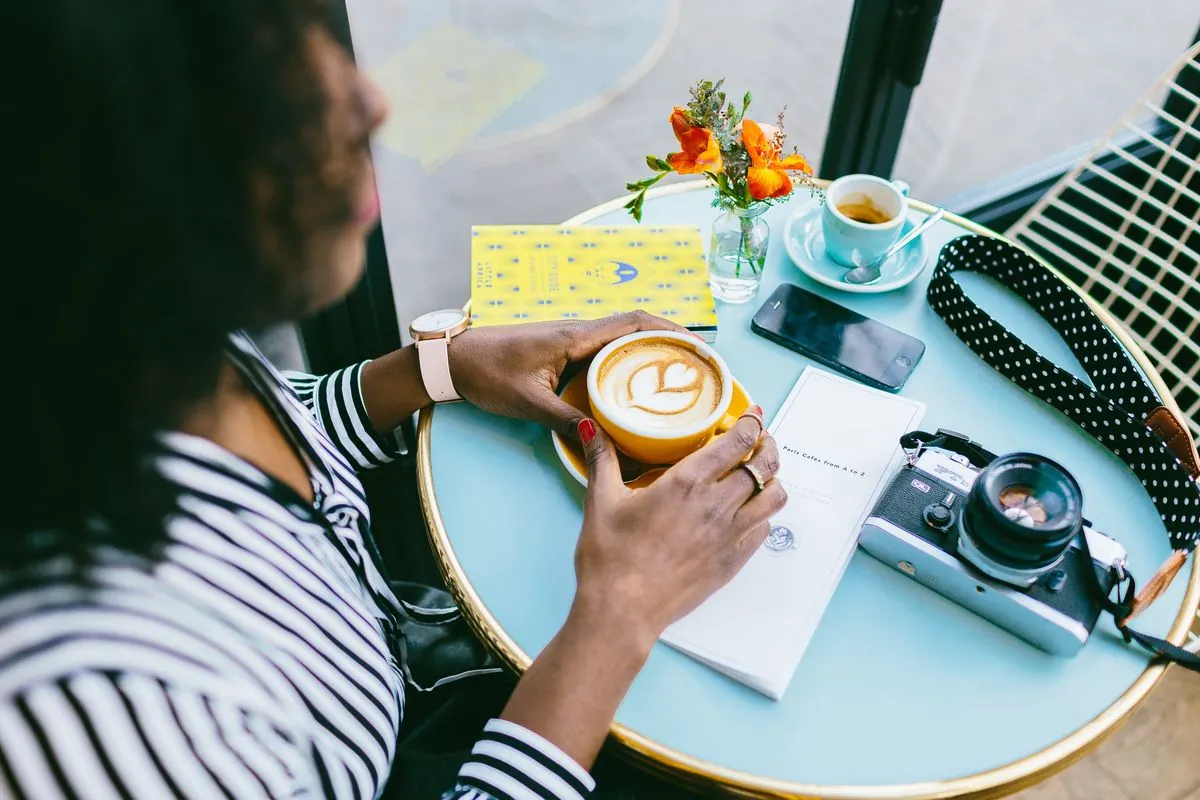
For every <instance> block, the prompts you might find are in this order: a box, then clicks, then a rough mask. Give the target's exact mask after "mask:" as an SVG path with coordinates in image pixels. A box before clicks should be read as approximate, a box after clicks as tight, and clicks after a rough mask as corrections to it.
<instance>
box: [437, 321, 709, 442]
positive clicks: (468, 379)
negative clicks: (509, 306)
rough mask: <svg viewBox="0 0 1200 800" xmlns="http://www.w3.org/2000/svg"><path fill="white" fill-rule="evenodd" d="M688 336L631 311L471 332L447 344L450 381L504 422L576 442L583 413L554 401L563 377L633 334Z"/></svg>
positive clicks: (477, 404) (473, 402)
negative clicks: (533, 425) (529, 424)
mask: <svg viewBox="0 0 1200 800" xmlns="http://www.w3.org/2000/svg"><path fill="white" fill-rule="evenodd" d="M648 330H664V331H681V332H683V333H687V332H688V331H687V330H686V329H684V328H682V327H680V326H678V325H676V324H675V323H673V322H668V321H667V320H665V319H660V318H658V317H655V316H652V315H650V314H647V313H646V312H644V311H633V312H630V313H627V314H616V315H614V316H611V317H605V318H604V319H597V320H591V321H586V322H570V321H564V322H533V323H529V324H525V325H503V326H500V327H489V328H472V329H470V330H468V331H466V332H465V333H462V334H460V335H458V336H456V337H454V338H453V339H452V340H451V341H450V377H451V379H452V380H453V381H454V388H455V389H457V390H458V393H459V394H460V395H462V396H463V399H465V400H468V401H470V402H471V403H472V404H474V405H476V406H478V407H479V408H482V409H483V410H484V411H489V412H491V413H493V414H500V415H502V416H506V417H516V418H518V419H531V420H533V421H534V422H540V423H541V424H543V425H545V426H546V427H547V428H552V429H553V430H556V431H558V433H559V434H560V435H562V436H567V437H570V438H572V439H577V438H578V436H579V433H578V425H579V421H580V420H582V419H583V418H584V416H585V414H584V413H583V412H581V411H579V410H578V409H577V408H574V407H573V406H571V405H569V404H567V403H566V402H564V401H563V400H562V399H560V398H559V396H558V393H557V392H558V386H559V382H560V381H561V380H562V376H563V372H564V371H565V370H566V369H567V368H568V367H569V366H570V365H572V364H574V363H577V362H580V361H583V360H585V359H588V358H591V357H592V356H594V355H595V354H596V353H597V352H598V351H599V350H600V349H601V348H602V347H604V346H605V345H606V344H608V343H609V342H611V341H612V340H613V339H616V338H618V337H621V336H624V335H626V334H629V333H634V332H635V331H648Z"/></svg>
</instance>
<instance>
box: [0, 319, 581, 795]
mask: <svg viewBox="0 0 1200 800" xmlns="http://www.w3.org/2000/svg"><path fill="white" fill-rule="evenodd" d="M229 354H230V358H231V359H232V360H233V362H234V363H235V364H236V365H237V366H238V367H239V368H240V369H241V370H242V372H243V373H244V374H245V375H246V377H247V378H249V379H250V381H251V382H252V383H253V384H254V385H255V387H256V388H257V389H258V391H259V392H260V393H261V394H262V396H263V397H264V398H266V399H267V400H268V402H269V404H270V405H271V406H272V411H273V412H274V413H275V414H276V415H277V417H278V418H279V419H280V420H281V422H283V423H284V428H285V429H286V430H288V431H289V432H290V435H291V436H292V437H293V440H294V444H295V445H296V447H297V450H298V451H299V452H300V453H301V454H302V456H303V458H304V460H305V462H306V466H307V467H308V470H309V474H310V476H311V480H312V486H313V491H314V494H315V498H316V499H315V501H314V502H311V503H310V502H307V501H306V500H304V499H303V498H301V497H300V496H299V495H298V494H296V493H295V492H294V491H293V490H292V489H290V488H289V487H287V486H285V485H283V484H282V483H281V482H279V481H276V480H274V479H272V478H270V477H269V476H267V475H266V474H264V473H263V472H261V471H259V470H258V469H257V468H255V467H254V466H252V465H250V464H249V463H247V462H246V461H244V460H242V459H240V458H238V457H237V456H235V455H233V454H232V453H230V452H229V451H227V450H224V449H223V448H221V447H218V446H217V445H215V444H213V443H212V442H210V441H208V440H206V439H201V438H197V437H194V436H190V435H186V434H183V433H177V432H167V433H163V434H161V435H160V437H159V441H158V446H157V450H156V452H154V453H153V454H152V456H153V458H154V460H155V464H156V467H157V469H158V471H159V472H160V473H161V475H162V476H163V478H164V479H165V480H167V481H170V482H171V483H172V484H173V486H174V487H175V488H176V489H177V491H178V494H179V499H178V506H177V509H176V511H175V513H174V514H172V515H171V516H170V517H169V519H168V520H167V522H166V546H165V548H164V549H163V551H162V554H161V557H160V558H158V559H156V560H155V561H154V562H152V563H151V562H147V561H145V560H143V559H139V558H136V557H134V556H131V555H128V554H126V553H123V552H119V551H115V550H101V551H99V552H98V553H97V559H96V565H95V567H94V569H93V570H92V575H91V577H92V579H93V580H92V585H91V586H88V587H86V588H83V587H80V586H78V585H77V584H76V583H75V582H74V580H73V579H72V578H71V576H70V572H69V570H67V569H66V568H65V565H64V564H62V563H55V562H53V561H51V562H48V563H46V564H45V565H44V567H43V568H41V569H39V570H38V571H37V573H36V574H35V575H33V576H32V577H31V576H28V575H26V576H24V577H22V579H21V581H20V583H18V582H17V581H16V580H14V579H13V578H12V577H11V576H6V575H5V574H4V572H3V571H2V567H0V797H26V798H36V799H37V800H52V798H59V797H86V798H126V797H132V798H170V797H186V798H228V797H233V798H239V800H240V798H318V797H333V798H373V797H375V796H376V795H377V794H378V793H379V792H380V791H381V789H382V787H383V785H384V783H385V782H386V780H387V777H388V772H389V768H390V765H391V761H392V757H393V754H394V752H395V748H396V738H397V732H398V730H399V727H400V724H401V718H402V716H403V711H404V692H405V676H406V670H405V666H404V664H403V663H401V662H400V661H399V660H398V659H397V656H396V655H395V653H394V649H393V648H392V647H390V646H389V636H390V634H391V632H392V631H393V630H394V627H393V626H394V624H395V623H394V620H395V619H396V614H397V609H398V608H399V602H400V601H398V600H397V598H396V597H395V596H394V595H393V593H392V591H391V589H390V587H389V584H388V582H387V581H386V580H385V579H384V577H383V574H382V573H381V571H380V568H379V566H378V564H377V561H376V558H377V556H375V554H374V552H373V548H372V547H371V545H370V538H369V534H368V528H369V525H370V510H369V509H368V508H367V504H366V501H365V498H364V495H363V489H362V485H361V483H360V482H359V480H358V478H357V476H356V474H355V470H356V469H360V468H365V467H372V466H375V465H379V464H383V463H386V462H387V461H389V460H390V459H391V458H392V456H393V455H394V450H393V447H392V445H391V444H390V443H389V442H388V441H387V440H386V439H385V438H383V437H378V436H376V435H374V434H373V432H372V429H371V425H370V422H369V421H368V419H367V416H366V411H365V409H364V407H363V400H362V395H361V392H360V387H359V377H360V374H361V371H362V365H361V364H360V365H356V366H353V367H349V368H347V369H344V370H340V371H338V372H334V373H331V374H329V375H326V376H323V377H319V378H318V377H314V376H311V375H305V374H299V373H287V374H286V375H285V374H281V373H279V372H277V371H276V370H275V369H274V367H272V366H271V365H270V364H269V363H268V362H267V361H266V359H264V358H263V357H262V355H261V354H260V353H259V352H258V351H257V349H256V348H255V347H254V345H253V344H252V343H250V341H249V340H248V339H247V338H245V337H244V336H241V335H238V336H234V337H232V339H231V346H230V350H229ZM473 753H474V755H473V756H472V759H471V760H470V761H468V762H467V764H466V765H465V766H464V767H463V768H462V770H461V772H460V774H459V778H458V785H457V786H455V787H447V794H446V797H448V798H460V799H461V800H482V799H483V798H497V799H498V800H507V799H508V798H547V797H550V798H562V799H563V800H580V798H583V797H586V796H587V795H588V794H590V793H591V791H592V789H593V788H594V784H593V782H592V779H591V777H590V776H589V775H588V773H587V772H586V771H585V770H583V769H582V768H581V767H580V766H579V765H578V764H576V763H575V762H574V761H572V760H571V759H570V758H569V757H568V756H567V755H565V754H564V753H562V752H561V751H560V750H559V749H558V748H556V747H555V746H554V745H553V744H551V743H550V742H548V741H546V740H545V739H543V738H541V737H540V736H538V735H537V734H535V733H533V732H531V731H529V730H526V729H524V728H522V727H520V726H517V725H514V724H512V723H508V722H505V721H502V720H493V721H492V722H490V723H488V725H487V726H486V728H485V730H484V731H483V733H482V735H481V738H480V740H479V741H478V743H477V744H476V746H475V748H474V751H473Z"/></svg>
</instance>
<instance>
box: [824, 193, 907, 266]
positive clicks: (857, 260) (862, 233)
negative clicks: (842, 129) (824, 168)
mask: <svg viewBox="0 0 1200 800" xmlns="http://www.w3.org/2000/svg"><path fill="white" fill-rule="evenodd" d="M907 216H908V184H907V183H905V182H904V181H887V180H884V179H883V178H879V177H876V176H875V175H846V176H844V177H841V178H838V179H837V180H835V181H834V182H833V183H831V184H829V187H828V188H827V189H826V190H825V206H824V208H823V209H822V211H821V226H822V229H823V232H824V234H825V253H826V255H828V256H829V258H830V259H832V260H833V261H835V262H837V263H838V264H841V265H842V266H846V267H857V266H861V265H863V264H871V263H873V262H875V261H877V260H878V259H880V258H882V257H883V255H884V254H885V253H886V252H887V251H888V248H890V247H891V246H892V245H893V244H895V243H896V241H897V240H898V239H899V238H900V233H901V231H902V230H903V228H904V220H905V219H906V218H907Z"/></svg>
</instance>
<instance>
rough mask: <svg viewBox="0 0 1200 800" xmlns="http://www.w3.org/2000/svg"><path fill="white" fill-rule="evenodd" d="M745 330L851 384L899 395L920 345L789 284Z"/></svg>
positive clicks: (917, 358) (920, 352) (922, 346)
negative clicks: (835, 372)
mask: <svg viewBox="0 0 1200 800" xmlns="http://www.w3.org/2000/svg"><path fill="white" fill-rule="evenodd" d="M750 329H751V330H753V331H754V332H755V333H757V334H758V335H759V336H762V337H764V338H766V339H770V340H771V341H772V342H775V343H776V344H781V345H783V346H784V347H786V348H788V349H789V350H795V351H796V352H797V353H799V354H800V355H802V356H807V357H809V358H811V359H813V360H814V361H818V362H820V363H821V364H824V365H825V366H827V367H832V368H833V369H836V370H838V371H840V372H844V373H845V374H846V375H848V376H850V377H851V378H853V379H854V380H856V381H861V382H862V383H865V384H867V385H868V386H874V387H875V388H877V389H883V390H884V391H887V392H898V391H900V388H901V387H902V386H904V382H905V381H907V380H908V376H909V375H911V374H912V371H913V370H914V369H916V367H917V362H918V361H920V360H921V356H923V355H924V354H925V343H924V342H922V341H921V340H920V339H916V338H913V337H912V336H909V335H908V334H907V333H901V332H900V331H898V330H896V329H895V328H891V327H888V326H887V325H884V324H883V323H882V322H878V321H876V320H873V319H871V318H870V317H864V316H863V315H862V314H859V313H858V312H857V311H851V310H850V309H848V308H846V307H845V306H840V305H838V304H837V303H834V302H832V301H830V300H826V299H825V298H824V297H821V296H820V295H816V294H813V293H812V292H808V291H805V290H804V289H801V288H800V287H799V286H793V285H792V284H790V283H785V284H782V285H780V286H779V287H778V288H777V289H776V290H775V291H774V292H773V293H772V294H771V296H770V297H769V298H767V302H765V303H763V306H762V308H760V309H759V310H758V313H757V314H755V315H754V319H753V320H752V321H751V322H750Z"/></svg>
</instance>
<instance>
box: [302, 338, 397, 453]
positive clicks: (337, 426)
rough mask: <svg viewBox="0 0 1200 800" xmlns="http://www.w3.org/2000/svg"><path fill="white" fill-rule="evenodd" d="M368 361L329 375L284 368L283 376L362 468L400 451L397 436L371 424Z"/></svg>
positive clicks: (334, 439) (331, 435)
mask: <svg viewBox="0 0 1200 800" xmlns="http://www.w3.org/2000/svg"><path fill="white" fill-rule="evenodd" d="M368 363H370V362H368V361H364V362H363V363H361V364H355V365H353V366H350V367H346V368H345V369H339V370H336V371H335V372H331V373H329V374H328V375H321V376H317V375H309V374H307V373H304V372H291V371H288V372H284V373H283V377H284V378H285V379H286V380H287V382H288V383H289V384H290V385H291V387H292V390H293V391H295V392H296V395H297V396H298V397H299V398H300V402H302V403H304V405H305V406H307V407H308V410H309V411H310V412H312V415H313V416H314V417H315V418H316V420H317V424H318V425H320V426H321V429H322V430H323V431H324V432H325V435H326V436H328V437H329V438H330V440H331V441H332V442H333V443H334V445H335V446H336V447H337V449H338V450H340V451H341V452H342V454H343V455H345V456H346V458H348V459H349V460H350V463H351V464H354V465H355V466H356V467H360V468H370V467H378V466H382V465H383V464H386V463H388V462H389V461H391V460H392V459H394V458H395V457H396V456H397V455H398V454H399V449H398V448H397V446H396V441H395V437H394V436H393V435H392V434H391V433H388V434H384V435H380V434H377V433H376V432H375V429H374V428H373V427H372V426H371V420H370V418H368V417H367V408H366V406H365V405H364V404H363V396H362V369H363V367H364V366H366V365H367V364H368Z"/></svg>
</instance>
